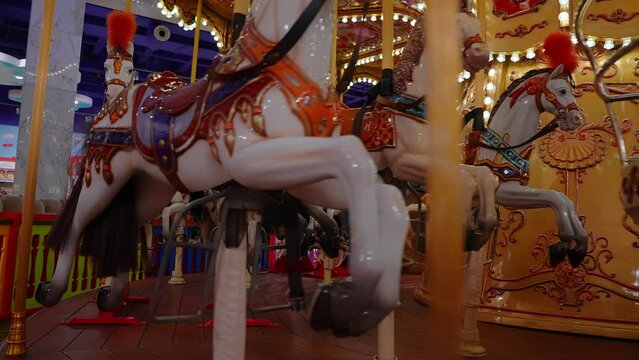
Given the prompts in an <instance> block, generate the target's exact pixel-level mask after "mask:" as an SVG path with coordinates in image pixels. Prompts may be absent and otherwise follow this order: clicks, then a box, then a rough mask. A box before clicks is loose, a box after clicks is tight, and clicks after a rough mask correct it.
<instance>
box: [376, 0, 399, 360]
mask: <svg viewBox="0 0 639 360" xmlns="http://www.w3.org/2000/svg"><path fill="white" fill-rule="evenodd" d="M394 3H395V2H394V1H393V0H383V1H382V15H383V16H384V20H382V79H381V81H382V83H381V93H382V95H388V94H390V93H392V91H393V65H394V64H393V41H394V39H395V33H394V25H395V20H393V15H394V14H393V10H394ZM398 285H399V284H398ZM377 359H378V360H393V359H395V312H394V311H391V313H390V314H388V316H386V317H385V318H384V320H382V322H381V323H380V324H379V326H378V327H377Z"/></svg>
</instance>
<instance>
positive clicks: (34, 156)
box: [4, 0, 55, 358]
mask: <svg viewBox="0 0 639 360" xmlns="http://www.w3.org/2000/svg"><path fill="white" fill-rule="evenodd" d="M54 10H55V0H46V1H45V2H44V13H43V15H42V29H41V30H40V48H39V50H38V65H37V71H36V79H35V90H34V96H33V112H32V114H31V115H32V123H31V132H30V135H29V153H28V155H27V171H26V177H27V178H26V181H25V187H24V204H23V209H22V225H21V226H20V234H19V240H18V264H17V266H16V281H15V298H14V303H13V312H12V313H11V325H10V327H9V337H8V338H7V347H6V349H5V352H4V355H5V356H6V357H19V358H22V357H24V356H25V355H26V354H27V328H26V325H27V324H26V320H27V319H26V318H27V311H26V310H27V309H26V308H27V281H28V279H27V278H28V275H29V255H30V254H31V251H30V250H31V235H32V226H33V203H34V202H35V187H36V182H37V180H38V162H39V158H40V139H41V136H40V135H41V132H42V116H43V114H44V97H45V94H46V91H47V76H48V75H47V70H48V67H49V50H50V49H51V32H52V29H53V15H54Z"/></svg>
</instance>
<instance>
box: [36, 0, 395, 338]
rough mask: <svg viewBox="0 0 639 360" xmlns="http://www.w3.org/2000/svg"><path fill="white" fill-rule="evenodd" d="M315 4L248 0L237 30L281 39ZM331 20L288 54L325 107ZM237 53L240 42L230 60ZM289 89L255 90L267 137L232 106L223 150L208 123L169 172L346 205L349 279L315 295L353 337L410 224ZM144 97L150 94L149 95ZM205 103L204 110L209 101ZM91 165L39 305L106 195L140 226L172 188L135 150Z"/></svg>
mask: <svg viewBox="0 0 639 360" xmlns="http://www.w3.org/2000/svg"><path fill="white" fill-rule="evenodd" d="M311 1H313V0H305V1H298V2H289V1H274V0H256V1H254V2H253V5H252V8H251V12H250V16H249V18H248V19H247V25H246V26H245V28H244V35H243V36H246V35H247V33H248V34H250V32H251V31H255V30H256V31H258V32H259V33H261V34H262V36H264V37H266V38H267V39H271V40H273V41H275V40H278V39H281V38H282V37H283V36H284V34H285V33H286V32H287V31H288V30H289V28H290V26H291V22H292V21H293V20H294V19H297V18H298V17H299V15H300V14H301V12H302V10H303V9H304V8H305V7H306V6H307V5H308V4H309V3H310V2H311ZM333 16H334V14H333V6H332V3H330V2H325V3H324V5H323V6H322V7H321V10H320V11H319V13H318V14H317V16H316V17H315V18H314V20H313V21H312V23H311V25H310V26H309V28H308V30H307V31H306V32H305V33H304V35H303V36H302V37H301V39H300V40H299V41H298V42H297V43H296V45H295V46H294V47H293V48H292V50H291V51H290V52H289V53H288V54H287V57H286V58H285V59H284V60H287V61H290V62H292V63H294V64H297V65H298V66H299V68H300V69H301V70H302V72H303V73H304V75H306V76H307V77H308V78H310V80H311V81H312V82H313V83H314V84H313V85H314V86H315V87H316V88H317V89H318V90H319V89H321V91H320V92H321V93H322V95H323V98H324V99H325V100H326V101H328V102H329V103H330V102H331V99H330V98H329V96H328V94H329V93H330V91H329V90H328V89H327V86H326V85H327V84H329V81H328V69H329V61H330V48H331V41H332V35H331V34H332V26H333V21H332V18H333ZM251 26H252V27H251ZM240 42H241V41H240ZM236 50H239V49H238V45H236V46H235V47H234V49H232V50H231V52H230V55H229V56H232V53H233V52H234V51H236ZM284 60H282V61H284ZM243 63H244V65H241V64H240V66H239V68H240V69H241V68H242V67H243V66H246V65H248V61H246V60H244V62H243ZM267 70H268V69H267ZM139 86H141V85H136V86H134V87H132V88H130V89H129V91H128V92H127V103H128V105H127V107H125V108H124V113H123V114H122V116H121V119H119V120H118V122H117V123H116V124H112V125H111V126H112V127H114V128H115V127H119V126H120V124H122V125H125V126H126V125H129V124H131V125H133V119H132V114H133V113H134V112H138V114H139V109H134V107H135V106H134V104H136V101H135V98H134V97H135V95H136V94H137V93H138V92H137V89H138V88H139ZM218 86H220V84H219V83H214V84H213V91H215V89H216V88H217V87H218ZM207 93H208V92H207ZM285 95H286V92H285V90H283V89H282V88H281V86H272V87H270V88H268V89H267V90H266V91H265V92H263V93H262V94H261V98H260V101H261V102H260V104H259V109H260V110H261V114H262V117H263V119H264V125H265V134H266V135H264V134H263V133H262V134H260V133H258V132H257V131H255V127H253V126H247V125H246V124H245V123H244V120H243V119H241V116H240V112H239V111H238V112H234V111H231V113H230V115H229V116H233V118H232V122H231V124H232V127H233V128H234V131H235V133H234V136H233V138H232V139H233V140H234V141H233V144H232V145H231V146H229V144H228V142H227V140H228V139H229V137H226V136H221V137H217V138H216V137H215V136H213V135H212V134H215V130H216V129H217V130H218V131H220V132H222V131H226V130H225V129H224V128H223V127H222V126H223V124H222V122H221V121H220V122H216V121H214V120H210V121H211V123H209V124H208V125H209V131H210V132H209V137H208V138H207V139H199V140H197V141H194V142H193V143H192V144H190V146H188V148H187V149H186V150H184V151H183V152H182V153H180V154H174V155H175V156H176V157H177V170H176V172H175V175H176V176H177V178H179V179H180V181H181V183H182V184H183V185H184V187H186V189H188V190H189V191H197V190H202V189H208V188H213V187H216V186H219V185H222V184H225V183H227V182H228V181H230V180H235V181H237V182H238V183H240V184H241V185H243V186H245V187H248V188H253V189H265V190H266V189H268V190H287V191H289V192H291V193H292V194H293V195H295V196H296V197H298V198H300V199H302V200H304V201H308V202H312V203H315V204H317V205H321V206H324V207H330V208H338V209H345V208H348V209H349V213H350V215H351V216H350V222H351V224H350V228H351V230H352V247H351V253H352V255H353V256H352V261H351V263H350V264H349V266H350V270H351V275H352V279H353V282H352V283H347V284H335V285H332V286H331V287H326V288H325V289H324V291H323V292H322V295H321V296H320V298H319V300H318V301H319V302H324V303H326V302H332V309H333V312H332V314H324V317H325V318H328V319H327V320H326V321H327V322H325V323H324V324H323V325H322V326H324V328H333V329H334V331H336V333H338V334H341V335H357V334H360V333H362V332H363V331H365V330H367V329H369V328H371V327H373V326H375V325H376V324H377V323H378V322H379V321H380V320H381V319H382V318H383V317H384V316H385V315H386V314H387V313H388V312H389V311H390V310H392V309H393V308H394V307H396V306H397V304H398V300H399V277H400V271H401V256H402V247H403V242H404V238H405V234H406V231H407V224H408V216H407V213H406V207H405V204H404V201H403V199H402V198H401V196H400V194H399V192H398V190H397V189H396V188H394V187H393V186H390V185H384V184H379V183H378V179H377V168H376V166H375V164H374V163H373V161H372V160H371V157H370V156H369V154H368V152H367V151H366V149H365V148H364V146H363V145H362V143H361V141H360V140H359V139H357V138H356V137H354V136H337V134H339V133H338V132H336V131H335V132H334V133H333V134H330V135H333V136H335V137H313V136H308V131H307V130H306V129H305V127H304V124H303V123H302V121H301V120H300V118H299V117H298V115H296V113H295V112H294V111H292V110H291V106H295V104H294V103H291V102H290V101H291V99H289V98H287V97H286V96H285ZM148 96H149V94H148V93H147V94H146V95H145V98H146V97H148ZM305 100H306V99H305V98H299V99H295V101H305ZM197 104H198V102H197V101H196V102H195V104H192V105H191V109H190V110H186V111H184V112H183V114H192V113H193V112H196V111H200V110H199V109H198V108H193V107H196V106H198V105H197ZM203 108H204V109H202V110H203V111H204V112H206V110H207V109H206V108H205V106H203ZM254 109H255V108H254ZM190 120H191V117H188V118H186V119H185V118H183V117H181V115H176V116H175V117H174V120H172V122H171V125H170V126H173V127H175V126H181V123H180V122H182V121H190ZM176 124H177V125H176ZM225 125H227V126H228V124H225ZM103 129H104V128H103ZM115 130H117V129H115ZM120 130H121V129H120ZM143 135H144V134H143ZM88 165H91V164H88ZM94 165H95V166H93V167H87V180H90V182H89V181H82V180H81V183H78V184H77V185H76V188H74V193H73V194H72V196H71V198H70V199H72V200H70V201H69V202H68V204H67V207H66V208H65V210H64V211H65V212H66V216H68V217H71V216H72V218H73V222H72V223H71V224H70V225H69V226H68V230H66V229H64V228H63V227H64V225H60V227H62V228H63V229H62V230H60V231H59V232H56V234H57V237H63V239H57V240H56V241H57V242H58V244H59V245H58V246H60V247H61V248H62V251H61V252H60V257H59V259H60V260H59V261H60V262H59V264H58V266H57V268H56V270H55V273H54V276H53V279H52V281H51V282H50V283H43V284H40V287H39V289H38V301H39V302H40V303H42V304H43V305H46V306H53V305H54V304H55V303H57V302H58V301H59V299H60V297H61V295H62V293H63V291H64V288H65V286H66V283H67V278H68V276H69V272H70V269H71V266H70V264H71V263H72V259H73V256H74V255H75V250H76V248H77V247H78V244H79V240H80V237H81V236H82V234H83V233H84V232H85V229H86V228H87V226H92V225H91V224H93V223H92V221H93V220H94V219H96V218H97V219H96V220H98V221H99V220H100V219H101V218H100V217H99V216H101V214H102V213H103V212H104V211H105V210H108V209H109V207H110V206H111V205H110V204H111V202H112V200H114V199H118V198H119V197H121V196H123V194H124V193H125V192H122V191H125V189H127V190H126V191H129V192H131V193H132V195H130V196H129V195H127V196H128V197H132V198H133V199H128V200H127V201H133V202H134V206H135V212H134V213H133V214H130V215H131V216H135V217H136V218H137V223H138V224H137V225H138V228H139V226H141V225H142V224H143V222H144V220H146V219H149V218H151V217H152V216H154V215H155V214H157V213H158V212H159V211H160V210H162V208H163V207H164V205H165V204H166V203H167V201H168V200H169V199H171V196H172V195H173V194H174V193H175V188H174V185H172V184H171V181H169V180H168V179H167V176H166V175H165V173H163V172H162V171H161V170H160V168H159V167H158V166H157V165H156V164H155V163H153V162H151V161H149V160H147V159H146V158H145V157H143V156H141V153H140V151H139V150H138V149H137V148H136V147H134V146H131V145H128V146H121V147H119V148H118V149H117V151H116V152H115V154H114V155H112V157H111V158H110V163H107V162H101V161H100V159H97V160H96V163H95V164H94ZM121 192H122V193H121ZM332 193H339V194H344V195H343V198H339V197H337V196H330V197H325V196H323V195H324V194H332ZM114 201H115V200H114ZM54 229H55V227H54ZM65 231H68V232H65ZM60 234H62V235H60ZM54 244H55V243H54ZM119 269H120V270H118V271H125V270H126V268H121V267H119ZM242 273H244V269H242ZM216 328H217V327H216Z"/></svg>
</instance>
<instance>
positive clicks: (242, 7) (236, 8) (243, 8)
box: [230, 0, 249, 46]
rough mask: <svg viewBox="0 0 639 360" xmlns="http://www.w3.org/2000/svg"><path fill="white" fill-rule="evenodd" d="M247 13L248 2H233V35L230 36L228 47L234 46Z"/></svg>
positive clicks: (236, 0)
mask: <svg viewBox="0 0 639 360" xmlns="http://www.w3.org/2000/svg"><path fill="white" fill-rule="evenodd" d="M248 11H249V0H235V1H234V2H233V34H231V43H230V46H233V44H235V41H236V40H237V38H239V37H240V32H241V31H242V28H243V27H244V20H245V19H246V14H248Z"/></svg>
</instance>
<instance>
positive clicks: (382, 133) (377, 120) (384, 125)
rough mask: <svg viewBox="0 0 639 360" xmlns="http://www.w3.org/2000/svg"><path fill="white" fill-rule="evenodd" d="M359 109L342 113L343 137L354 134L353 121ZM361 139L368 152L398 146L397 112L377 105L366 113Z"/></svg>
mask: <svg viewBox="0 0 639 360" xmlns="http://www.w3.org/2000/svg"><path fill="white" fill-rule="evenodd" d="M357 112H359V109H343V110H342V113H341V120H342V131H341V134H342V135H350V134H352V133H353V120H354V118H355V115H356V114H357ZM359 137H360V139H361V140H362V142H363V143H364V145H365V146H366V149H367V150H368V151H377V150H381V149H385V148H394V147H396V146H397V130H396V128H395V111H393V110H392V109H388V108H385V107H383V106H379V105H376V106H375V107H374V108H373V109H372V110H370V111H366V112H365V113H364V118H363V119H362V130H361V133H360V136H359Z"/></svg>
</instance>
